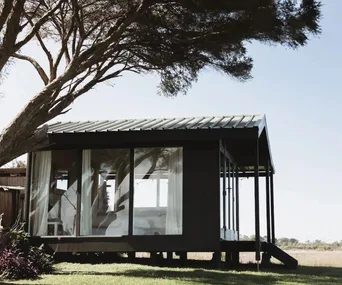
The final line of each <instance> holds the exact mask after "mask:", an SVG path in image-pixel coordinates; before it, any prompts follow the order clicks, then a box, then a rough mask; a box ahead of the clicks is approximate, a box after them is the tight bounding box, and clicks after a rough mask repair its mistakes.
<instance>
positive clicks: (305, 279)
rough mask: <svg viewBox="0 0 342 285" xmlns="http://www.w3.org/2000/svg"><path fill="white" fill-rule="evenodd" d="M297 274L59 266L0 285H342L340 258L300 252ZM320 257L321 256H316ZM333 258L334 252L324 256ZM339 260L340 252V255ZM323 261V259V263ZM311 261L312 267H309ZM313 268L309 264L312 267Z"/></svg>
mask: <svg viewBox="0 0 342 285" xmlns="http://www.w3.org/2000/svg"><path fill="white" fill-rule="evenodd" d="M298 254H301V259H299V262H300V264H306V266H303V265H302V266H300V267H299V269H298V270H295V271H287V270H285V269H278V270H275V271H272V272H268V271H262V272H255V271H215V270H205V269H189V268H159V267H150V266H142V265H132V264H97V265H91V264H73V263H60V264H57V265H56V272H55V273H54V274H51V275H43V276H42V277H41V278H40V279H37V280H21V281H16V282H10V281H6V282H5V283H1V282H0V284H27V285H28V284H42V285H45V284H52V285H53V284H72V285H78V284H85V285H87V284H96V285H100V284H122V285H128V284H141V285H145V284H146V285H147V284H152V285H153V284H161V285H173V284H174V285H176V284H177V285H178V284H180V285H182V284H184V285H185V284H187V285H190V284H206V285H208V284H213V285H219V284H222V285H225V284H227V285H228V284H229V285H249V284H250V285H252V284H256V285H259V284H260V285H301V284H310V285H333V284H342V258H341V259H339V258H337V260H338V261H339V262H340V263H339V264H334V265H333V266H327V265H329V264H330V263H329V264H326V265H325V266H324V263H321V264H320V266H317V260H315V259H313V258H312V257H310V255H312V256H313V255H315V254H317V252H301V253H298ZM319 254H321V253H319ZM326 254H327V255H328V256H330V257H334V258H336V256H337V255H338V254H337V253H334V252H326ZM340 254H341V255H340V256H341V257H342V252H340ZM326 259H327V260H329V257H327V258H326ZM323 260H324V259H323ZM310 261H311V262H313V263H314V266H308V265H310ZM311 265H312V264H311Z"/></svg>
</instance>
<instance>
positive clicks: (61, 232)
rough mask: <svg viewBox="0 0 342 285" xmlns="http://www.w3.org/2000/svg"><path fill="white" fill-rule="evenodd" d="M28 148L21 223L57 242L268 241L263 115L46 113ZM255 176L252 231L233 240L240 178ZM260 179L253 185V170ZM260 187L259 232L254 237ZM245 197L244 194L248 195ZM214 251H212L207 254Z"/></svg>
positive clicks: (271, 248)
mask: <svg viewBox="0 0 342 285" xmlns="http://www.w3.org/2000/svg"><path fill="white" fill-rule="evenodd" d="M47 143H48V144H47V145H48V146H47V147H46V148H45V149H42V150H41V151H37V152H34V153H30V154H29V161H28V165H29V168H28V174H29V176H28V177H29V179H28V193H27V195H26V196H27V197H28V199H27V211H26V218H27V220H28V230H29V231H30V233H31V235H32V237H33V238H34V239H37V240H39V241H44V243H45V244H47V245H48V246H49V247H51V248H52V249H53V250H56V249H57V248H58V252H73V253H75V252H127V253H129V255H130V256H132V255H134V253H135V252H151V253H156V252H167V253H169V255H168V256H169V258H172V255H171V253H172V252H177V253H178V254H179V255H180V256H181V257H182V258H186V253H187V252H214V253H216V254H215V255H214V257H215V258H216V259H217V262H218V263H219V262H220V258H221V255H220V253H221V252H225V253H226V263H227V264H228V265H229V264H234V263H238V260H239V252H242V251H254V252H255V253H256V260H257V261H260V259H261V252H263V253H264V254H263V262H268V261H269V259H270V257H271V255H273V256H274V257H276V258H278V259H279V260H280V261H282V262H283V263H285V264H286V265H288V266H289V267H296V266H297V261H296V260H295V259H293V258H292V257H290V256H289V255H287V254H286V253H285V252H283V251H281V250H280V249H279V248H277V247H276V246H275V217H274V185H273V175H274V164H273V160H272V155H271V150H270V142H269V137H268V132H267V124H266V118H265V116H263V115H248V116H244V115H239V116H224V117H198V118H194V117H193V118H178V119H176V118H174V119H141V120H116V121H87V122H66V123H61V122H60V123H55V124H52V125H50V126H49V134H48V142H47ZM242 177H254V181H255V183H254V197H253V198H254V201H255V216H254V217H251V219H254V222H255V236H256V240H255V241H252V242H244V241H239V233H240V231H239V229H240V221H239V216H240V211H241V210H242V209H240V207H239V178H242ZM260 177H263V178H262V179H266V189H259V179H261V178H260ZM259 191H266V212H267V217H266V220H267V241H266V242H261V241H260V238H259V236H260V211H259ZM251 198H252V197H251ZM215 258H214V259H215Z"/></svg>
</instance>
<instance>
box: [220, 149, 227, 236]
mask: <svg viewBox="0 0 342 285" xmlns="http://www.w3.org/2000/svg"><path fill="white" fill-rule="evenodd" d="M221 157H222V159H221V163H223V181H222V199H223V200H222V202H223V213H222V214H223V231H224V238H226V231H227V217H226V214H227V209H226V207H227V205H226V199H227V197H226V196H227V190H226V188H227V185H226V171H227V163H226V157H225V155H224V154H223V155H222V156H221Z"/></svg>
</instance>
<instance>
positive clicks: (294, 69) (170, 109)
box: [0, 0, 342, 241]
mask: <svg viewBox="0 0 342 285" xmlns="http://www.w3.org/2000/svg"><path fill="white" fill-rule="evenodd" d="M323 5H324V6H323V19H322V22H321V24H322V34H321V35H320V36H319V37H317V38H312V39H311V41H310V42H309V44H308V45H307V46H306V47H304V48H300V49H299V50H297V51H293V50H290V49H287V48H284V47H281V46H265V45H261V44H258V43H252V44H251V45H249V46H248V48H249V53H250V55H251V56H252V57H253V59H254V69H253V73H252V74H253V79H252V80H250V81H248V82H247V83H240V82H237V81H235V80H233V79H231V78H229V77H227V76H225V75H223V74H221V73H218V72H216V71H211V70H205V71H203V72H202V73H201V75H200V77H199V79H198V82H197V83H195V84H193V86H192V88H191V90H190V91H189V92H188V93H187V95H179V96H178V97H176V98H165V97H162V96H159V95H158V94H157V85H158V77H156V76H154V75H148V76H146V75H144V76H140V75H132V74H126V75H125V76H123V77H122V78H119V79H118V80H116V81H115V86H114V87H113V86H109V85H107V84H104V85H101V86H98V87H96V88H95V89H94V90H92V91H90V92H89V93H88V94H86V95H84V96H83V97H82V98H80V99H78V100H77V101H76V102H75V103H74V104H73V105H72V110H71V111H70V112H68V113H67V114H65V115H62V116H60V117H58V119H56V120H57V121H78V120H101V119H103V120H107V119H125V118H154V117H190V116H221V115H222V116H223V115H234V114H266V118H267V124H268V131H269V136H270V142H271V149H272V155H273V161H274V164H275V168H276V175H275V177H274V181H275V215H276V236H277V237H294V238H297V239H299V240H301V241H306V240H316V239H319V240H324V241H335V240H342V227H340V226H339V224H340V219H341V215H342V186H341V178H340V177H341V173H342V163H341V161H342V124H341V116H342V112H341V111H342V96H341V94H342V87H341V82H342V77H341V75H342V72H341V67H342V52H341V46H342V39H341V37H340V34H341V30H340V29H341V27H342V18H341V16H340V11H342V1H339V0H325V1H323ZM26 51H27V53H31V54H32V53H36V52H37V47H36V46H35V45H31V46H29V47H28V49H27V50H26ZM41 87H42V85H41V82H40V81H39V79H38V76H37V75H36V73H35V71H34V70H33V69H32V68H31V66H29V65H28V64H26V63H16V64H12V65H11V66H10V67H9V72H8V75H7V76H6V77H5V78H4V79H3V80H2V83H1V85H0V92H1V95H0V96H2V97H1V98H0V114H1V120H0V130H1V129H2V128H4V127H6V125H7V124H8V123H9V122H10V121H11V120H12V119H13V118H14V116H15V115H16V114H17V113H18V112H19V111H20V110H21V108H22V107H23V106H24V105H25V104H26V103H27V102H28V100H29V99H30V98H32V96H33V94H35V92H37V91H39V90H40V89H41ZM56 120H55V121H56ZM241 184H242V188H241V192H240V195H241V198H240V199H241V204H240V212H241V218H240V228H241V234H247V235H251V234H253V233H254V204H253V203H254V202H253V187H252V185H253V181H252V179H248V180H244V181H242V183H241ZM261 186H262V187H264V181H262V183H261ZM262 189H264V188H262ZM260 199H261V234H262V235H264V234H265V232H266V224H265V220H266V218H265V217H266V214H265V203H264V201H265V195H264V191H261V196H260Z"/></svg>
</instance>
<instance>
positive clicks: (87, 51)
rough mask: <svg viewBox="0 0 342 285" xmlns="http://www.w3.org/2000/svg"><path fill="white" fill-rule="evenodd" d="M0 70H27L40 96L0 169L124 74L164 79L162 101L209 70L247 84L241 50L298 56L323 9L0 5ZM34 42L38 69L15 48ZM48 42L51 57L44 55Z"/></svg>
mask: <svg viewBox="0 0 342 285" xmlns="http://www.w3.org/2000/svg"><path fill="white" fill-rule="evenodd" d="M0 3H1V5H0V30H1V33H2V35H3V38H2V41H1V42H0V70H3V68H4V66H5V64H6V63H7V62H8V60H9V59H11V58H13V59H16V60H24V61H26V62H28V63H30V64H31V65H32V66H33V68H34V69H35V70H36V71H37V73H38V75H39V77H40V78H41V80H42V89H41V91H40V92H38V93H37V94H35V95H34V96H33V98H32V100H31V101H30V102H29V103H28V104H27V105H26V106H25V107H24V109H23V110H22V112H20V113H19V114H18V115H17V117H16V118H15V119H14V120H13V121H12V123H11V124H10V125H9V126H8V128H6V129H5V130H4V131H3V132H2V134H1V135H0V146H1V148H0V165H3V164H4V163H6V162H8V161H10V160H11V159H13V158H15V157H17V156H19V155H21V154H23V153H25V152H27V151H30V150H32V149H35V148H39V147H41V144H42V141H43V139H44V138H45V135H46V128H42V129H39V130H37V128H38V127H39V126H41V125H43V124H44V123H45V122H47V121H49V120H50V119H52V118H54V117H56V116H58V115H59V114H62V113H64V112H66V110H67V108H68V107H69V106H70V104H71V103H72V102H73V101H74V100H75V99H77V98H78V97H79V96H81V95H83V94H84V93H86V92H87V91H89V90H90V89H91V88H93V87H94V86H95V85H96V84H99V83H102V82H104V81H108V80H113V79H115V78H117V77H119V76H121V75H123V74H124V73H125V72H135V73H139V74H141V73H150V72H155V73H158V74H159V76H160V79H161V80H160V86H159V91H160V93H161V94H164V95H166V96H175V95H177V94H178V93H180V92H186V91H187V90H188V89H189V88H190V86H191V84H192V83H193V82H194V81H196V80H197V77H198V74H199V72H200V71H201V70H202V69H203V68H205V67H209V68H213V69H215V70H219V71H221V72H223V73H225V74H227V75H229V76H231V77H232V78H235V79H238V80H241V81H245V80H247V79H249V78H251V69H252V66H253V61H252V58H251V57H250V56H249V55H248V53H247V49H246V43H248V42H251V41H259V42H262V43H266V44H280V45H283V46H288V47H291V48H297V47H299V46H304V45H306V44H307V42H308V39H309V38H310V36H311V35H316V34H318V33H319V32H320V28H319V19H320V3H319V2H318V1H314V0H312V1H310V0H305V1H303V2H299V3H297V1H292V0H259V1H252V0H235V1H231V0H217V1H210V0H175V1H166V0H82V1H81V0H59V1H55V0H26V1H25V0H6V1H2V2H0ZM32 40H35V41H37V42H38V43H39V45H40V49H41V51H42V52H43V53H44V54H45V56H46V60H47V62H48V68H47V69H44V68H43V66H42V64H41V63H39V62H38V60H37V59H36V58H35V56H34V55H32V54H29V55H26V54H23V53H21V52H20V51H21V48H22V47H24V46H25V45H26V44H27V43H28V42H30V41H32ZM51 41H53V42H54V43H55V46H59V49H58V51H57V52H53V50H51V49H49V43H51Z"/></svg>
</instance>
